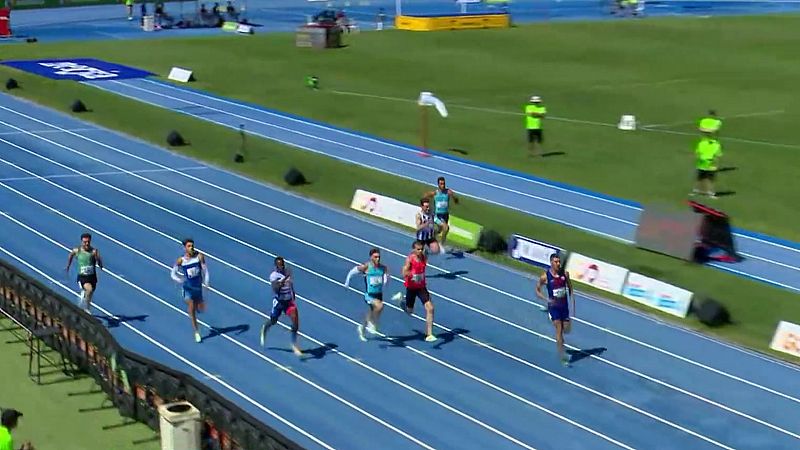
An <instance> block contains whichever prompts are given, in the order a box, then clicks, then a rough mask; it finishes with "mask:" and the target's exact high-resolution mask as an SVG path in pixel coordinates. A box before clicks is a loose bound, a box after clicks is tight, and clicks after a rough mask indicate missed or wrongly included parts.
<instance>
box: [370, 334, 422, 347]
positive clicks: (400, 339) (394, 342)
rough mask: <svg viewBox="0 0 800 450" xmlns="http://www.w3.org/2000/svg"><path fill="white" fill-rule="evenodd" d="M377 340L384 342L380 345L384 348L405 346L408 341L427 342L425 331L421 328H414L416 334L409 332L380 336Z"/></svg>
mask: <svg viewBox="0 0 800 450" xmlns="http://www.w3.org/2000/svg"><path fill="white" fill-rule="evenodd" d="M375 340H376V341H381V342H383V344H381V345H380V348H382V349H387V348H390V347H405V346H406V342H414V341H421V342H425V333H423V332H421V331H419V330H414V334H409V335H406V336H386V337H379V338H376V339H375Z"/></svg>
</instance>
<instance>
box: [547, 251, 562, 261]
mask: <svg viewBox="0 0 800 450" xmlns="http://www.w3.org/2000/svg"><path fill="white" fill-rule="evenodd" d="M556 258H559V259H561V257H560V256H559V255H558V253H551V254H550V262H552V261H553V260H554V259H556Z"/></svg>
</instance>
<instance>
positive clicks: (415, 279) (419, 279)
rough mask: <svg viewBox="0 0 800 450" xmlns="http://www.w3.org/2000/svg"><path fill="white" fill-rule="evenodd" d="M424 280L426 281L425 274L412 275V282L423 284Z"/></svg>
mask: <svg viewBox="0 0 800 450" xmlns="http://www.w3.org/2000/svg"><path fill="white" fill-rule="evenodd" d="M423 280H425V274H424V273H415V274H414V275H411V281H413V282H415V283H421V282H422V281H423Z"/></svg>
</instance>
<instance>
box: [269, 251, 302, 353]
mask: <svg viewBox="0 0 800 450" xmlns="http://www.w3.org/2000/svg"><path fill="white" fill-rule="evenodd" d="M269 282H270V284H271V286H272V310H271V311H270V314H269V318H268V319H267V320H266V321H265V322H264V325H262V326H261V346H262V347H263V346H264V344H265V342H266V339H267V332H268V331H269V329H270V328H271V327H272V326H273V325H275V324H276V323H278V319H279V318H280V317H281V315H283V314H286V315H287V316H288V317H289V318H290V319H291V320H292V328H291V335H292V351H293V352H294V354H295V355H297V356H301V355H302V354H303V352H302V350H300V346H299V345H298V339H297V333H298V331H299V330H300V315H299V313H298V311H297V303H296V302H295V296H296V294H295V291H294V277H293V276H292V271H291V270H289V268H288V267H287V266H286V261H285V260H284V259H283V257H282V256H278V257H276V258H275V267H274V268H273V269H272V273H270V274H269Z"/></svg>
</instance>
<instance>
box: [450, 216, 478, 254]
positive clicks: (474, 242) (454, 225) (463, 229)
mask: <svg viewBox="0 0 800 450" xmlns="http://www.w3.org/2000/svg"><path fill="white" fill-rule="evenodd" d="M449 223H450V231H449V232H448V233H447V242H445V244H447V243H454V244H457V245H460V246H462V247H465V248H468V249H473V248H477V247H478V241H479V240H480V238H481V232H482V231H483V226H482V225H478V224H477V223H474V222H470V221H468V220H464V219H462V218H460V217H456V216H453V215H451V216H450V221H449Z"/></svg>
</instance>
